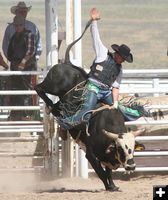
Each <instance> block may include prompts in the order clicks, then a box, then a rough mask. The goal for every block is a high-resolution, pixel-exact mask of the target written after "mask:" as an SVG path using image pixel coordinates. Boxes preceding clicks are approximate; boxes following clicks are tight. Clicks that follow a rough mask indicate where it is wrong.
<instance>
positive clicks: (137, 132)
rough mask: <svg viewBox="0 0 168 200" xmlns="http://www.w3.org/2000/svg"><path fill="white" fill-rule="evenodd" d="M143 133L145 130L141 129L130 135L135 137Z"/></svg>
mask: <svg viewBox="0 0 168 200" xmlns="http://www.w3.org/2000/svg"><path fill="white" fill-rule="evenodd" d="M145 131H146V129H145V128H143V129H140V130H137V131H132V134H133V135H134V136H135V137H136V136H138V135H141V134H143V133H145Z"/></svg>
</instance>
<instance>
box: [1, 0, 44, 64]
mask: <svg viewBox="0 0 168 200" xmlns="http://www.w3.org/2000/svg"><path fill="white" fill-rule="evenodd" d="M30 10H31V6H29V7H28V6H26V4H25V2H23V1H20V2H19V3H18V4H17V5H16V6H12V7H11V13H12V14H14V15H16V16H22V17H23V18H24V19H25V28H26V29H27V30H29V31H31V32H32V33H33V34H34V36H35V59H36V61H38V59H39V57H40V55H41V53H42V44H41V38H40V32H39V30H38V28H37V26H36V25H35V24H34V23H33V22H31V21H28V20H26V17H27V14H28V12H29V11H30ZM15 32H16V30H15V26H14V24H9V25H8V26H7V28H6V30H5V34H4V37H3V44H2V49H3V53H4V55H5V56H6V58H7V50H8V46H9V41H10V39H11V38H12V36H13V35H14V33H15Z"/></svg>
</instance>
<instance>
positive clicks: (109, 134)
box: [103, 129, 118, 140]
mask: <svg viewBox="0 0 168 200" xmlns="http://www.w3.org/2000/svg"><path fill="white" fill-rule="evenodd" d="M103 133H104V134H105V135H106V136H107V137H108V138H110V139H112V140H116V139H118V135H117V134H115V133H112V132H109V131H106V130H104V129H103Z"/></svg>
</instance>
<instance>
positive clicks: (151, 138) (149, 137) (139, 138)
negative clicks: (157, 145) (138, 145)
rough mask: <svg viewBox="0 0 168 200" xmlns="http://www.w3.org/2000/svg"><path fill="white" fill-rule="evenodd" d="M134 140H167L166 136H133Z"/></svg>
mask: <svg viewBox="0 0 168 200" xmlns="http://www.w3.org/2000/svg"><path fill="white" fill-rule="evenodd" d="M135 140H136V141H161V140H163V141H165V140H168V136H167V135H166V136H138V137H136V138H135Z"/></svg>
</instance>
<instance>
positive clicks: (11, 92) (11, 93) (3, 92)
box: [0, 90, 37, 95]
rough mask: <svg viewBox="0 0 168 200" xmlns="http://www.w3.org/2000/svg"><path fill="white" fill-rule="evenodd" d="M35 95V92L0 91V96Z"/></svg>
mask: <svg viewBox="0 0 168 200" xmlns="http://www.w3.org/2000/svg"><path fill="white" fill-rule="evenodd" d="M32 94H36V95H37V93H36V91H35V90H0V95H32Z"/></svg>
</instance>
